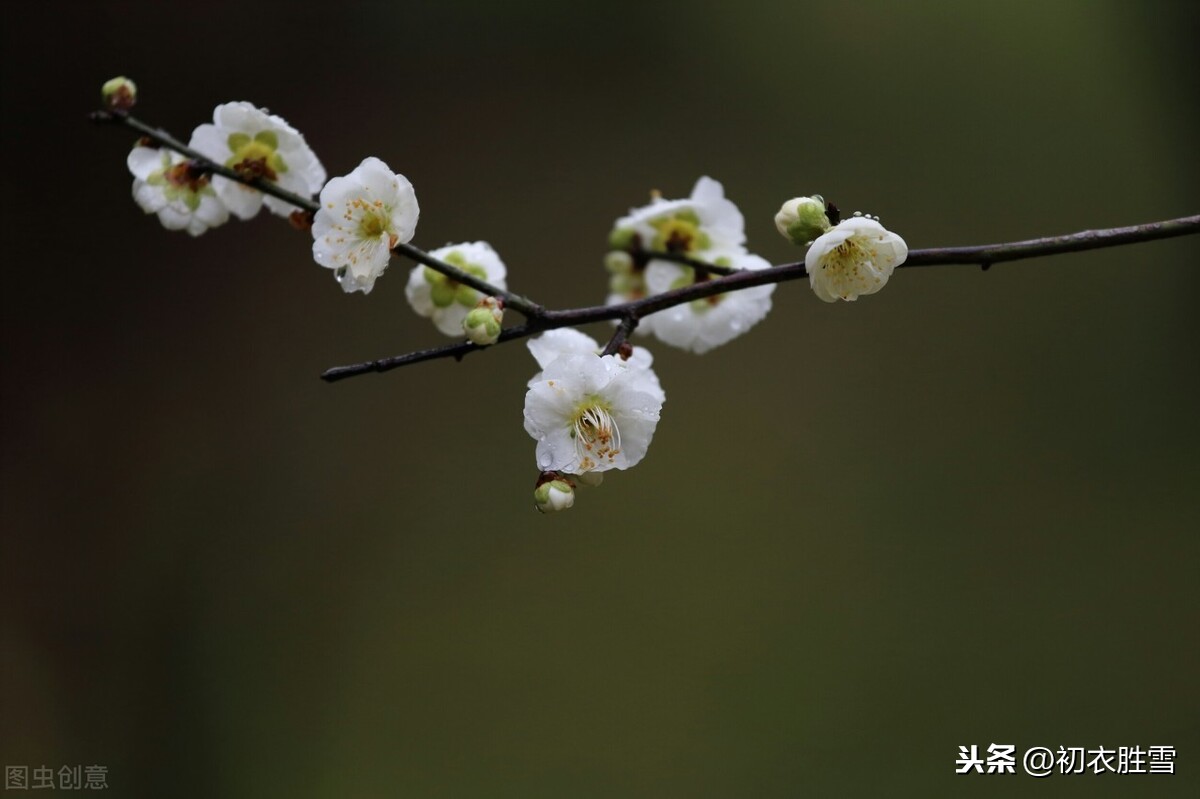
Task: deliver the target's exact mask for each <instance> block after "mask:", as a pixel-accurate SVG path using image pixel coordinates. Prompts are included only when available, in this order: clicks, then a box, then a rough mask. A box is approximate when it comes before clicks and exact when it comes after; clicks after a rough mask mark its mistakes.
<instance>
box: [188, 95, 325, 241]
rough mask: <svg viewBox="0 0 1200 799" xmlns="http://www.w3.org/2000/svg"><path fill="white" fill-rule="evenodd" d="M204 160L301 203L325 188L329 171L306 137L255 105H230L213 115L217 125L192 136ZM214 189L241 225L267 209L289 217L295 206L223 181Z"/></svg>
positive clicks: (192, 144)
mask: <svg viewBox="0 0 1200 799" xmlns="http://www.w3.org/2000/svg"><path fill="white" fill-rule="evenodd" d="M188 146H190V147H191V148H192V149H194V150H197V151H199V152H200V153H201V154H202V155H204V156H207V157H208V158H211V159H212V160H214V161H216V162H217V163H219V164H224V165H225V166H227V167H229V168H230V169H233V170H235V171H236V172H238V173H239V174H241V175H243V176H245V177H263V178H266V179H267V180H270V181H272V182H274V183H275V184H277V185H278V186H279V187H280V188H282V189H286V190H287V191H290V192H292V193H293V194H298V195H300V196H301V197H311V196H313V195H314V194H316V193H317V192H319V191H320V190H321V186H322V185H324V183H325V167H323V166H321V162H320V161H319V160H318V159H317V156H316V154H315V153H314V152H313V151H312V149H311V148H309V146H308V143H307V142H305V141H304V136H302V135H301V134H300V132H299V131H298V130H296V129H295V128H293V127H292V126H291V125H289V124H288V123H287V122H285V121H284V120H283V119H282V118H280V117H277V116H275V115H274V114H268V113H267V112H266V111H265V110H263V109H260V108H256V107H255V106H254V105H252V104H251V103H246V102H237V103H225V104H223V105H219V106H217V108H216V110H215V111H213V123H212V124H204V125H201V126H199V127H198V128H196V130H195V131H193V132H192V139H191V142H190V143H189V145H188ZM213 188H214V189H215V190H216V192H217V196H218V197H220V198H221V201H222V202H224V203H225V205H226V206H227V207H228V208H229V210H230V211H232V212H233V214H234V216H237V217H238V218H239V219H251V218H253V217H254V216H255V215H256V214H257V213H258V212H259V210H260V209H261V208H262V206H263V204H264V203H265V204H266V206H267V208H269V209H270V210H271V212H272V213H274V214H277V215H279V216H290V215H291V214H292V212H294V211H297V210H299V209H297V208H296V207H295V206H294V205H292V204H291V203H289V202H286V201H285V200H280V199H279V198H277V197H271V196H269V195H264V194H263V193H262V192H261V191H259V190H258V189H252V188H250V187H249V186H244V185H242V184H241V183H238V182H237V181H233V180H228V179H226V178H223V177H221V176H219V175H216V176H214V177H213Z"/></svg>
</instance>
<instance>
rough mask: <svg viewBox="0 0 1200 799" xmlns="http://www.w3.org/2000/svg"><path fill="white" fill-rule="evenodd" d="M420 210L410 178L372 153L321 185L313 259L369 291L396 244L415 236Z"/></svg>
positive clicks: (351, 287) (345, 283) (348, 286)
mask: <svg viewBox="0 0 1200 799" xmlns="http://www.w3.org/2000/svg"><path fill="white" fill-rule="evenodd" d="M419 215H420V208H419V206H418V205H417V195H416V193H415V192H414V191H413V186H412V184H411V183H409V181H408V178H406V177H404V176H403V175H397V174H396V173H394V172H392V170H391V169H389V168H388V165H387V164H385V163H384V162H383V161H380V160H379V159H378V158H375V157H373V156H372V157H370V158H366V159H364V160H363V162H362V163H361V164H359V165H358V166H357V167H355V168H354V171H353V172H351V173H350V174H349V175H346V176H345V177H338V178H334V179H333V180H331V181H329V183H328V184H326V186H325V188H323V189H322V190H321V201H320V208H319V209H318V210H317V213H316V216H315V217H314V218H313V226H312V235H313V259H314V260H315V261H316V262H317V263H318V264H320V265H321V266H324V267H327V268H329V269H334V270H336V271H335V273H334V274H335V275H336V276H337V279H338V282H339V283H340V284H341V286H342V289H343V290H344V291H346V292H347V293H349V292H352V291H361V292H362V293H363V294H368V293H370V291H371V289H372V288H374V287H375V280H376V278H378V277H379V276H380V275H382V274H383V271H384V269H386V268H387V265H388V260H389V259H390V258H391V256H392V248H393V247H395V246H396V245H397V244H399V243H401V242H408V241H410V240H411V239H412V237H413V234H414V233H415V232H416V230H417V217H418V216H419ZM459 332H461V329H460V331H459Z"/></svg>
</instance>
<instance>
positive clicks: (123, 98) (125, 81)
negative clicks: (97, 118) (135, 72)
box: [100, 77, 137, 111]
mask: <svg viewBox="0 0 1200 799" xmlns="http://www.w3.org/2000/svg"><path fill="white" fill-rule="evenodd" d="M100 101H101V103H103V104H104V107H105V108H107V109H108V110H109V111H128V110H129V109H131V108H133V106H134V103H136V102H137V85H136V84H135V83H134V82H133V81H131V80H130V79H129V78H126V77H119V78H113V79H112V80H110V81H108V82H107V83H105V84H104V85H103V86H101V87H100Z"/></svg>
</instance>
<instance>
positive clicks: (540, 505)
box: [533, 479, 575, 513]
mask: <svg viewBox="0 0 1200 799" xmlns="http://www.w3.org/2000/svg"><path fill="white" fill-rule="evenodd" d="M574 504H575V487H574V486H572V485H571V484H570V483H568V482H567V481H566V480H562V479H553V480H547V481H546V482H544V483H542V484H541V485H539V486H538V487H537V488H535V489H534V490H533V505H534V507H536V508H537V509H538V511H539V512H540V513H557V512H558V511H560V510H566V509H567V508H569V507H571V506H572V505H574Z"/></svg>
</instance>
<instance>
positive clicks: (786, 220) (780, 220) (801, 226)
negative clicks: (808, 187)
mask: <svg viewBox="0 0 1200 799" xmlns="http://www.w3.org/2000/svg"><path fill="white" fill-rule="evenodd" d="M775 227H776V228H778V229H779V234H780V235H781V236H783V237H784V238H785V239H787V240H788V241H790V242H791V243H792V244H798V245H800V246H801V247H803V246H804V245H806V244H809V243H811V242H813V241H815V240H816V239H817V237H818V236H820V235H822V234H823V233H825V231H827V230H829V217H828V216H826V215H825V200H824V198H822V197H821V195H819V194H814V195H813V196H812V197H796V198H793V199H791V200H788V201H787V202H785V203H784V204H783V207H782V208H780V209H779V213H777V214H775Z"/></svg>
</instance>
